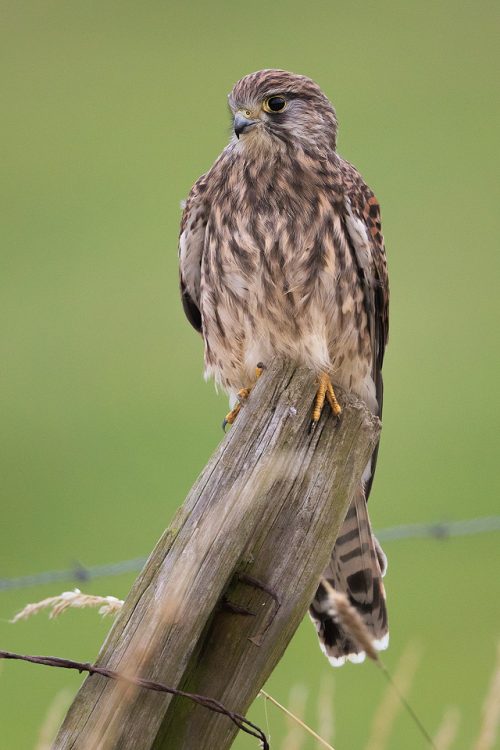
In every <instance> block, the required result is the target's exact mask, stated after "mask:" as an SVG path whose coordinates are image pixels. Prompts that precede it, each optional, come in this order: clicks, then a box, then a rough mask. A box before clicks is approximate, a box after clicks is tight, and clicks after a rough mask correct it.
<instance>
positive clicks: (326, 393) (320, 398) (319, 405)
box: [311, 372, 342, 430]
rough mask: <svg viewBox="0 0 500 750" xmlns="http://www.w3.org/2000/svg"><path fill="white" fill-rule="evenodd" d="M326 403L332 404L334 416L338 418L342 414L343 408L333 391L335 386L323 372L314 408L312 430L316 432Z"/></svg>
mask: <svg viewBox="0 0 500 750" xmlns="http://www.w3.org/2000/svg"><path fill="white" fill-rule="evenodd" d="M325 401H328V403H329V404H330V408H331V410H332V412H333V414H334V416H335V417H338V416H339V415H340V414H341V412H342V407H341V406H340V404H339V402H338V401H337V397H336V395H335V391H334V390H333V385H332V384H331V381H330V376H329V375H328V373H326V372H322V373H321V375H320V376H319V385H318V391H317V393H316V398H315V399H314V407H313V413H312V417H311V430H314V428H315V427H316V425H317V424H318V422H319V418H320V416H321V412H322V411H323V407H324V405H325Z"/></svg>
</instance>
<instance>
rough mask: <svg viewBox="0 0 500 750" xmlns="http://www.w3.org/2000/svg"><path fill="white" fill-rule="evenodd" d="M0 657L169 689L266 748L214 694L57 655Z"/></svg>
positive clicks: (263, 739) (9, 654) (258, 731)
mask: <svg viewBox="0 0 500 750" xmlns="http://www.w3.org/2000/svg"><path fill="white" fill-rule="evenodd" d="M0 659H15V660H17V661H27V662H29V663H31V664H43V665H44V666H46V667H58V668H60V669H76V670H77V671H78V672H80V674H81V673H82V672H88V673H89V674H91V675H92V674H100V675H102V676H103V677H107V678H108V679H109V680H121V681H122V682H128V683H130V684H131V685H136V686H137V687H141V688H145V689H146V690H154V691H156V692H157V693H169V694H170V695H177V696H180V697H181V698H187V699H188V700H190V701H193V703H197V704H198V705H199V706H203V707H204V708H208V709H209V711H215V712H216V713H218V714H223V715H224V716H227V718H228V719H230V720H231V721H232V722H233V724H235V725H236V726H237V727H238V729H240V730H241V731H242V732H245V733H246V734H249V735H251V736H252V737H255V738H256V739H258V740H260V742H261V743H262V748H263V750H270V748H269V742H268V741H267V737H266V735H265V734H264V732H263V731H262V729H261V728H260V727H258V726H257V724H254V723H253V722H251V721H249V719H247V718H246V717H245V716H243V715H242V714H238V713H236V711H230V710H229V709H227V708H226V707H225V706H224V705H223V704H222V703H220V702H219V701H217V700H215V699H214V698H209V697H208V696H206V695H197V694H196V693H187V692H186V691H184V690H178V689H177V688H173V687H169V686H168V685H164V684H163V683H162V682H153V681H152V680H145V679H144V678H143V677H135V676H133V675H127V674H123V673H121V672H115V670H113V669H106V668H105V667H98V666H97V665H96V664H90V663H89V662H81V661H73V659H61V658H60V657H58V656H31V655H27V654H16V653H14V652H12V651H0Z"/></svg>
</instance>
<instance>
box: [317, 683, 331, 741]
mask: <svg viewBox="0 0 500 750" xmlns="http://www.w3.org/2000/svg"><path fill="white" fill-rule="evenodd" d="M334 688H335V682H334V679H333V676H332V675H331V674H325V675H324V677H323V679H322V680H321V685H320V689H319V696H318V704H317V709H318V734H320V735H321V737H324V739H325V740H326V741H327V742H330V743H333V741H334V731H335V720H334V704H333V695H334Z"/></svg>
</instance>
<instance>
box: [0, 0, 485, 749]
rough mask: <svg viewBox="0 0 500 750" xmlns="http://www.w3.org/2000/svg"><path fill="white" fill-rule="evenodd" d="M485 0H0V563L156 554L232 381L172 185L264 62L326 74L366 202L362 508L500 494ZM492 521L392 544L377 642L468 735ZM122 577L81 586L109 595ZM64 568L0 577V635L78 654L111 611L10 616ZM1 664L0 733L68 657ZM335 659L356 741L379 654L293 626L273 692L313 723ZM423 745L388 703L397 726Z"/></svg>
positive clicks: (94, 644) (63, 682) (89, 649)
mask: <svg viewBox="0 0 500 750" xmlns="http://www.w3.org/2000/svg"><path fill="white" fill-rule="evenodd" d="M497 7H498V6H497V4H496V3H494V2H489V1H488V0H480V1H479V2H474V3H473V2H464V1H458V2H457V0H447V1H446V2H437V3H436V2H430V1H429V0H424V2H419V3H400V2H397V1H396V0H387V1H384V0H381V1H380V2H378V3H368V2H365V3H345V2H337V0H335V1H334V2H317V1H316V0H310V1H309V2H307V3H306V2H300V1H299V0H294V1H292V2H287V3H285V2H279V1H278V2H274V3H267V2H264V1H263V0H253V1H252V2H246V3H245V2H239V3H234V2H221V1H219V2H215V3H210V4H207V3H204V2H200V1H199V0H198V1H196V2H191V3H174V2H170V3H168V2H151V1H146V2H143V3H138V2H127V1H126V0H125V1H124V0H122V1H121V2H111V1H110V0H104V1H102V2H92V1H90V0H87V2H60V1H56V0H53V1H52V2H50V1H49V0H45V1H42V2H22V1H21V2H16V3H14V2H2V3H1V6H0V8H1V27H0V58H1V70H2V78H3V83H2V117H1V124H0V127H1V130H2V136H1V141H0V148H1V151H2V158H1V164H2V179H1V201H0V205H1V211H2V221H1V232H2V241H1V258H2V272H1V278H0V283H1V286H2V289H1V303H0V304H1V310H0V316H1V321H2V336H1V347H2V356H1V361H2V366H1V373H0V377H1V395H0V397H1V402H2V403H1V413H2V430H1V441H2V444H1V462H2V474H1V476H2V482H1V488H2V511H1V519H2V525H1V544H0V560H1V569H0V576H3V577H6V576H17V575H23V574H29V573H35V572H39V571H42V570H46V569H51V568H64V567H68V566H71V565H72V564H74V562H75V561H79V562H81V563H82V564H85V565H91V564H96V563H105V562H111V561H117V560H120V559H123V558H129V557H137V556H140V555H146V554H147V553H148V552H149V551H150V550H151V549H152V547H153V545H154V543H155V542H156V540H157V538H158V537H159V536H160V534H161V533H162V531H163V529H164V528H165V527H166V525H167V524H168V522H169V519H170V518H171V516H172V514H173V512H174V510H175V508H176V507H177V506H178V505H179V504H180V503H181V502H182V500H183V498H184V496H185V494H186V492H187V490H188V489H189V487H190V485H191V484H192V482H193V481H194V479H195V478H196V476H197V474H198V472H199V471H200V469H201V468H202V466H203V465H204V464H205V462H206V461H207V459H208V457H209V456H210V454H211V453H212V451H213V450H214V448H215V446H216V445H217V443H218V441H219V440H220V439H221V433H220V422H221V417H222V416H223V414H224V413H225V411H226V400H225V398H223V397H222V396H219V397H217V396H216V394H215V392H214V388H213V386H212V385H211V384H205V383H204V381H203V378H202V345H201V340H200V338H199V337H198V336H197V335H196V334H195V333H194V331H193V330H192V329H191V328H190V326H189V324H188V323H187V321H186V320H185V319H184V317H183V313H182V311H181V306H180V303H179V299H178V290H177V248H176V243H177V231H178V223H179V218H180V208H179V203H180V201H181V199H183V198H184V197H185V196H186V194H187V192H188V190H189V188H190V186H191V185H192V183H193V182H194V180H195V179H196V178H197V177H198V176H199V174H201V173H202V172H203V171H206V169H207V168H209V166H210V165H211V163H212V161H213V160H214V159H215V157H216V156H217V155H218V153H219V152H220V150H221V149H222V147H223V146H224V144H225V143H226V141H227V138H228V136H229V118H228V113H227V110H226V94H227V92H228V91H229V90H230V89H231V87H232V85H233V83H234V82H235V81H236V80H237V79H238V78H240V77H241V76H242V75H244V74H245V73H248V72H250V71H253V70H256V69H259V68H264V67H282V68H287V69H290V70H293V71H296V72H301V73H306V74H308V75H310V76H311V77H313V78H314V79H316V80H317V81H318V83H319V84H320V85H321V86H322V88H323V89H324V91H325V92H326V93H327V94H328V95H329V96H330V97H331V99H332V101H333V102H334V104H335V106H336V108H337V113H338V117H339V121H340V138H339V150H340V152H341V153H342V154H343V155H344V156H345V157H347V158H348V159H349V160H351V161H353V162H354V163H355V164H356V165H357V167H358V168H359V169H360V171H361V172H362V174H363V175H364V176H365V179H366V180H367V182H368V183H369V184H370V185H371V186H372V187H373V189H374V190H375V192H376V194H377V196H378V198H379V200H380V202H381V204H382V210H383V220H384V230H385V232H384V233H385V237H386V244H387V248H388V257H389V264H390V273H391V291H392V299H391V340H390V346H389V350H388V355H387V359H386V366H385V383H386V399H385V413H384V432H383V446H382V450H381V455H380V460H379V468H378V473H377V479H376V482H375V488H374V493H373V496H372V500H371V502H370V505H371V512H372V517H373V520H374V524H375V526H376V527H378V528H381V527H385V526H388V525H393V524H400V523H410V522H417V521H425V522H432V521H441V520H446V519H462V518H469V517H476V516H481V515H491V514H494V513H495V512H496V511H497V508H498V505H497V497H498V490H499V482H498V476H499V472H498V449H499V437H498V420H499V416H500V414H499V407H498V398H497V396H496V387H497V383H498V367H499V364H500V362H499V354H498V348H499V347H498V323H499V319H498V312H499V308H500V305H499V299H498V270H499V261H498V258H499V253H498V247H497V245H498V219H497V215H498V198H499V195H498V191H496V188H495V177H496V176H497V175H496V166H495V156H496V155H497V154H498V145H497V144H498V132H499V131H498V126H499V120H498V106H497V105H496V104H495V88H494V83H495V77H494V74H495V62H496V61H495V52H494V44H495V41H496V32H497V30H498V25H497V21H498V17H495V14H496V8H497ZM499 541H500V534H499V533H496V534H495V533H494V532H492V533H490V534H483V535H480V536H479V535H478V536H470V537H463V538H456V539H449V540H446V541H436V540H433V539H427V540H408V541H393V542H388V543H386V545H385V547H386V552H387V554H388V556H389V563H390V565H389V573H388V575H387V579H386V586H387V590H388V597H389V606H390V616H391V625H392V631H391V637H392V641H391V647H390V650H389V651H388V652H387V655H386V657H384V658H385V660H386V663H387V664H388V666H389V668H390V669H392V670H394V669H395V666H396V664H397V662H398V658H399V657H400V655H401V653H402V652H403V650H404V649H405V647H406V646H407V644H408V643H409V642H410V641H417V642H419V643H420V645H421V647H422V650H423V657H422V661H421V663H420V666H419V668H418V671H417V675H416V679H415V682H414V684H413V687H412V690H411V693H410V699H411V702H412V704H413V706H414V707H415V709H416V710H417V711H418V713H419V714H420V715H421V717H422V718H423V721H424V723H425V724H426V726H427V727H428V728H429V729H430V731H431V732H433V731H434V730H435V729H436V727H437V726H438V724H439V723H440V720H441V718H442V715H443V712H444V710H445V708H446V707H447V706H450V705H456V706H457V707H458V708H459V710H460V712H461V717H462V721H461V728H460V737H459V739H458V740H457V742H456V743H455V745H454V746H453V747H454V748H457V749H458V748H464V749H465V748H469V747H471V745H472V743H473V739H474V737H475V736H476V735H477V732H478V729H479V725H480V711H481V705H482V702H483V698H484V694H485V692H486V689H487V685H488V682H489V680H490V676H491V673H492V670H493V667H494V659H495V647H496V642H497V639H498V637H499V634H500V626H499V615H500V596H499V594H500V591H499V572H498V562H499V556H498V546H499ZM132 581H133V575H132V574H128V575H122V576H120V577H116V578H113V579H111V578H109V579H102V580H97V581H92V582H89V583H88V584H85V585H82V584H80V587H81V588H82V589H83V590H85V591H89V592H92V593H99V594H114V595H116V596H119V597H123V596H125V595H126V594H127V591H128V590H129V588H130V585H131V583H132ZM74 585H77V584H76V583H70V582H68V583H55V584H51V585H45V586H39V587H36V588H35V587H33V588H28V589H24V590H21V591H12V592H0V618H1V619H0V647H1V648H5V649H10V650H17V651H21V652H25V653H41V654H57V655H61V656H67V657H72V658H74V659H82V660H85V661H86V660H92V659H93V658H94V657H95V655H96V653H97V651H98V649H99V645H100V643H101V642H102V640H103V638H104V636H105V634H106V632H107V629H108V627H109V621H106V620H104V621H103V620H101V619H100V618H99V617H98V615H97V614H96V613H95V612H94V611H82V612H76V611H71V612H69V613H67V614H66V615H64V616H63V617H62V618H61V619H59V620H56V621H51V622H49V621H48V620H47V617H46V616H45V615H39V616H38V617H37V618H34V619H33V620H30V621H28V622H23V623H20V624H18V625H11V624H9V622H8V619H9V618H10V617H11V616H12V615H13V614H14V613H15V612H16V611H17V610H18V609H20V608H21V607H22V606H23V605H24V604H25V603H26V602H28V601H36V600H38V599H41V598H43V597H45V596H49V595H52V594H57V593H60V592H61V591H63V590H65V589H69V588H72V587H73V586H74ZM0 669H1V672H0V748H2V750H4V749H8V750H11V748H12V749H16V750H17V749H18V748H21V749H23V748H34V747H35V746H36V742H37V737H38V736H39V728H40V725H41V723H42V721H43V719H44V717H45V716H46V714H47V711H48V710H49V706H50V704H51V702H52V701H53V699H54V696H55V695H56V694H57V693H58V692H59V691H60V690H62V689H63V688H65V687H69V688H70V690H71V691H74V690H75V689H76V688H77V686H78V684H79V683H80V681H81V678H80V677H79V676H78V675H73V674H66V673H65V672H63V671H59V670H48V669H43V668H41V667H33V666H30V665H24V664H19V663H3V664H1V665H0ZM333 682H334V683H335V690H334V694H333V698H332V700H331V705H332V710H333V714H334V720H335V736H334V743H335V747H336V748H337V750H345V749H346V748H356V749H357V748H363V747H364V744H365V742H366V740H367V738H368V736H369V733H370V726H371V722H372V717H373V714H374V712H375V710H376V708H377V706H378V704H379V702H380V700H381V697H382V695H383V692H384V681H383V678H382V675H381V674H380V673H379V672H378V671H377V670H376V668H375V667H374V666H373V665H372V664H365V665H362V666H352V665H347V666H346V667H344V668H343V669H342V670H336V671H333V670H332V669H331V668H330V667H329V665H328V663H327V661H326V660H325V659H324V657H323V656H322V654H321V653H320V651H319V648H318V646H317V643H316V637H315V634H314V632H313V628H312V626H311V625H310V623H309V622H305V623H304V624H303V625H302V627H301V628H300V630H299V632H298V633H297V636H296V637H295V639H294V641H293V643H292V644H291V646H290V648H289V649H288V651H287V653H286V655H285V657H284V659H283V661H282V662H281V664H280V665H279V666H278V668H277V669H276V671H275V673H274V674H273V676H272V678H271V680H270V681H269V683H268V688H267V689H268V690H269V691H270V692H271V693H272V694H273V695H274V696H275V697H276V698H278V699H279V700H281V701H282V702H283V703H285V704H287V703H288V702H289V700H290V695H289V693H290V688H291V687H293V686H294V685H295V686H296V685H298V684H303V685H305V686H307V688H308V689H309V697H308V705H307V709H306V713H305V717H306V719H307V720H308V721H309V722H310V723H311V724H312V725H313V726H314V727H315V728H318V717H317V713H318V706H319V705H320V703H321V700H320V698H321V695H324V694H325V693H326V694H329V693H330V691H332V690H333ZM327 713H328V712H327ZM323 714H325V710H324V709H323ZM251 717H252V718H253V719H254V720H255V721H257V722H259V723H260V724H261V725H262V726H263V727H264V728H267V729H269V730H270V733H271V738H272V740H273V741H274V745H273V747H275V748H280V747H282V745H283V737H284V736H285V732H286V727H285V723H284V720H283V718H282V716H281V715H280V714H279V713H278V712H277V711H276V710H275V709H273V708H272V707H269V708H268V711H267V718H266V716H265V712H264V708H263V706H262V702H261V700H259V701H257V703H256V705H255V706H254V707H253V709H252V711H251ZM323 720H324V719H323ZM325 731H326V729H325ZM288 745H289V747H291V744H290V743H288ZM424 746H425V743H424V740H423V739H422V738H421V736H420V735H419V734H418V733H417V731H416V729H415V727H414V726H413V724H412V723H411V721H410V720H409V718H408V717H407V716H406V715H405V714H403V713H402V714H400V715H399V717H398V719H397V721H396V724H395V727H394V731H393V734H392V738H391V741H390V743H389V745H388V746H387V747H389V748H391V750H395V749H396V748H403V747H404V748H407V749H408V750H413V748H415V750H417V748H422V747H424ZM235 747H236V748H238V749H240V750H244V749H245V748H252V747H255V741H254V740H252V739H250V738H247V737H245V736H240V737H239V738H238V740H237V741H236V743H235ZM302 747H303V748H308V749H309V748H311V749H312V748H314V747H317V745H316V744H314V743H313V742H312V741H310V740H304V744H303V745H302Z"/></svg>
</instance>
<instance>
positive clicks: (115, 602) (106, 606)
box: [11, 589, 123, 623]
mask: <svg viewBox="0 0 500 750" xmlns="http://www.w3.org/2000/svg"><path fill="white" fill-rule="evenodd" d="M122 605H123V600H122V599H117V598H116V597H115V596H93V595H92V594H82V592H81V591H80V589H75V590H74V591H63V593H62V594H59V596H49V597H48V599H42V600H41V601H39V602H34V603H32V604H27V605H26V606H25V607H24V609H22V610H21V611H20V612H18V613H17V615H15V616H14V617H13V618H12V620H11V622H13V623H14V622H19V620H27V619H28V618H29V617H32V616H33V615H37V614H38V613H39V612H41V611H42V609H50V612H49V618H50V619H53V618H54V617H58V616H59V615H60V614H61V613H62V612H64V611H65V610H66V609H69V608H70V607H76V608H78V609H82V608H84V607H99V614H100V615H102V616H103V617H106V615H114V614H116V612H118V610H119V609H120V608H121V607H122Z"/></svg>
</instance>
